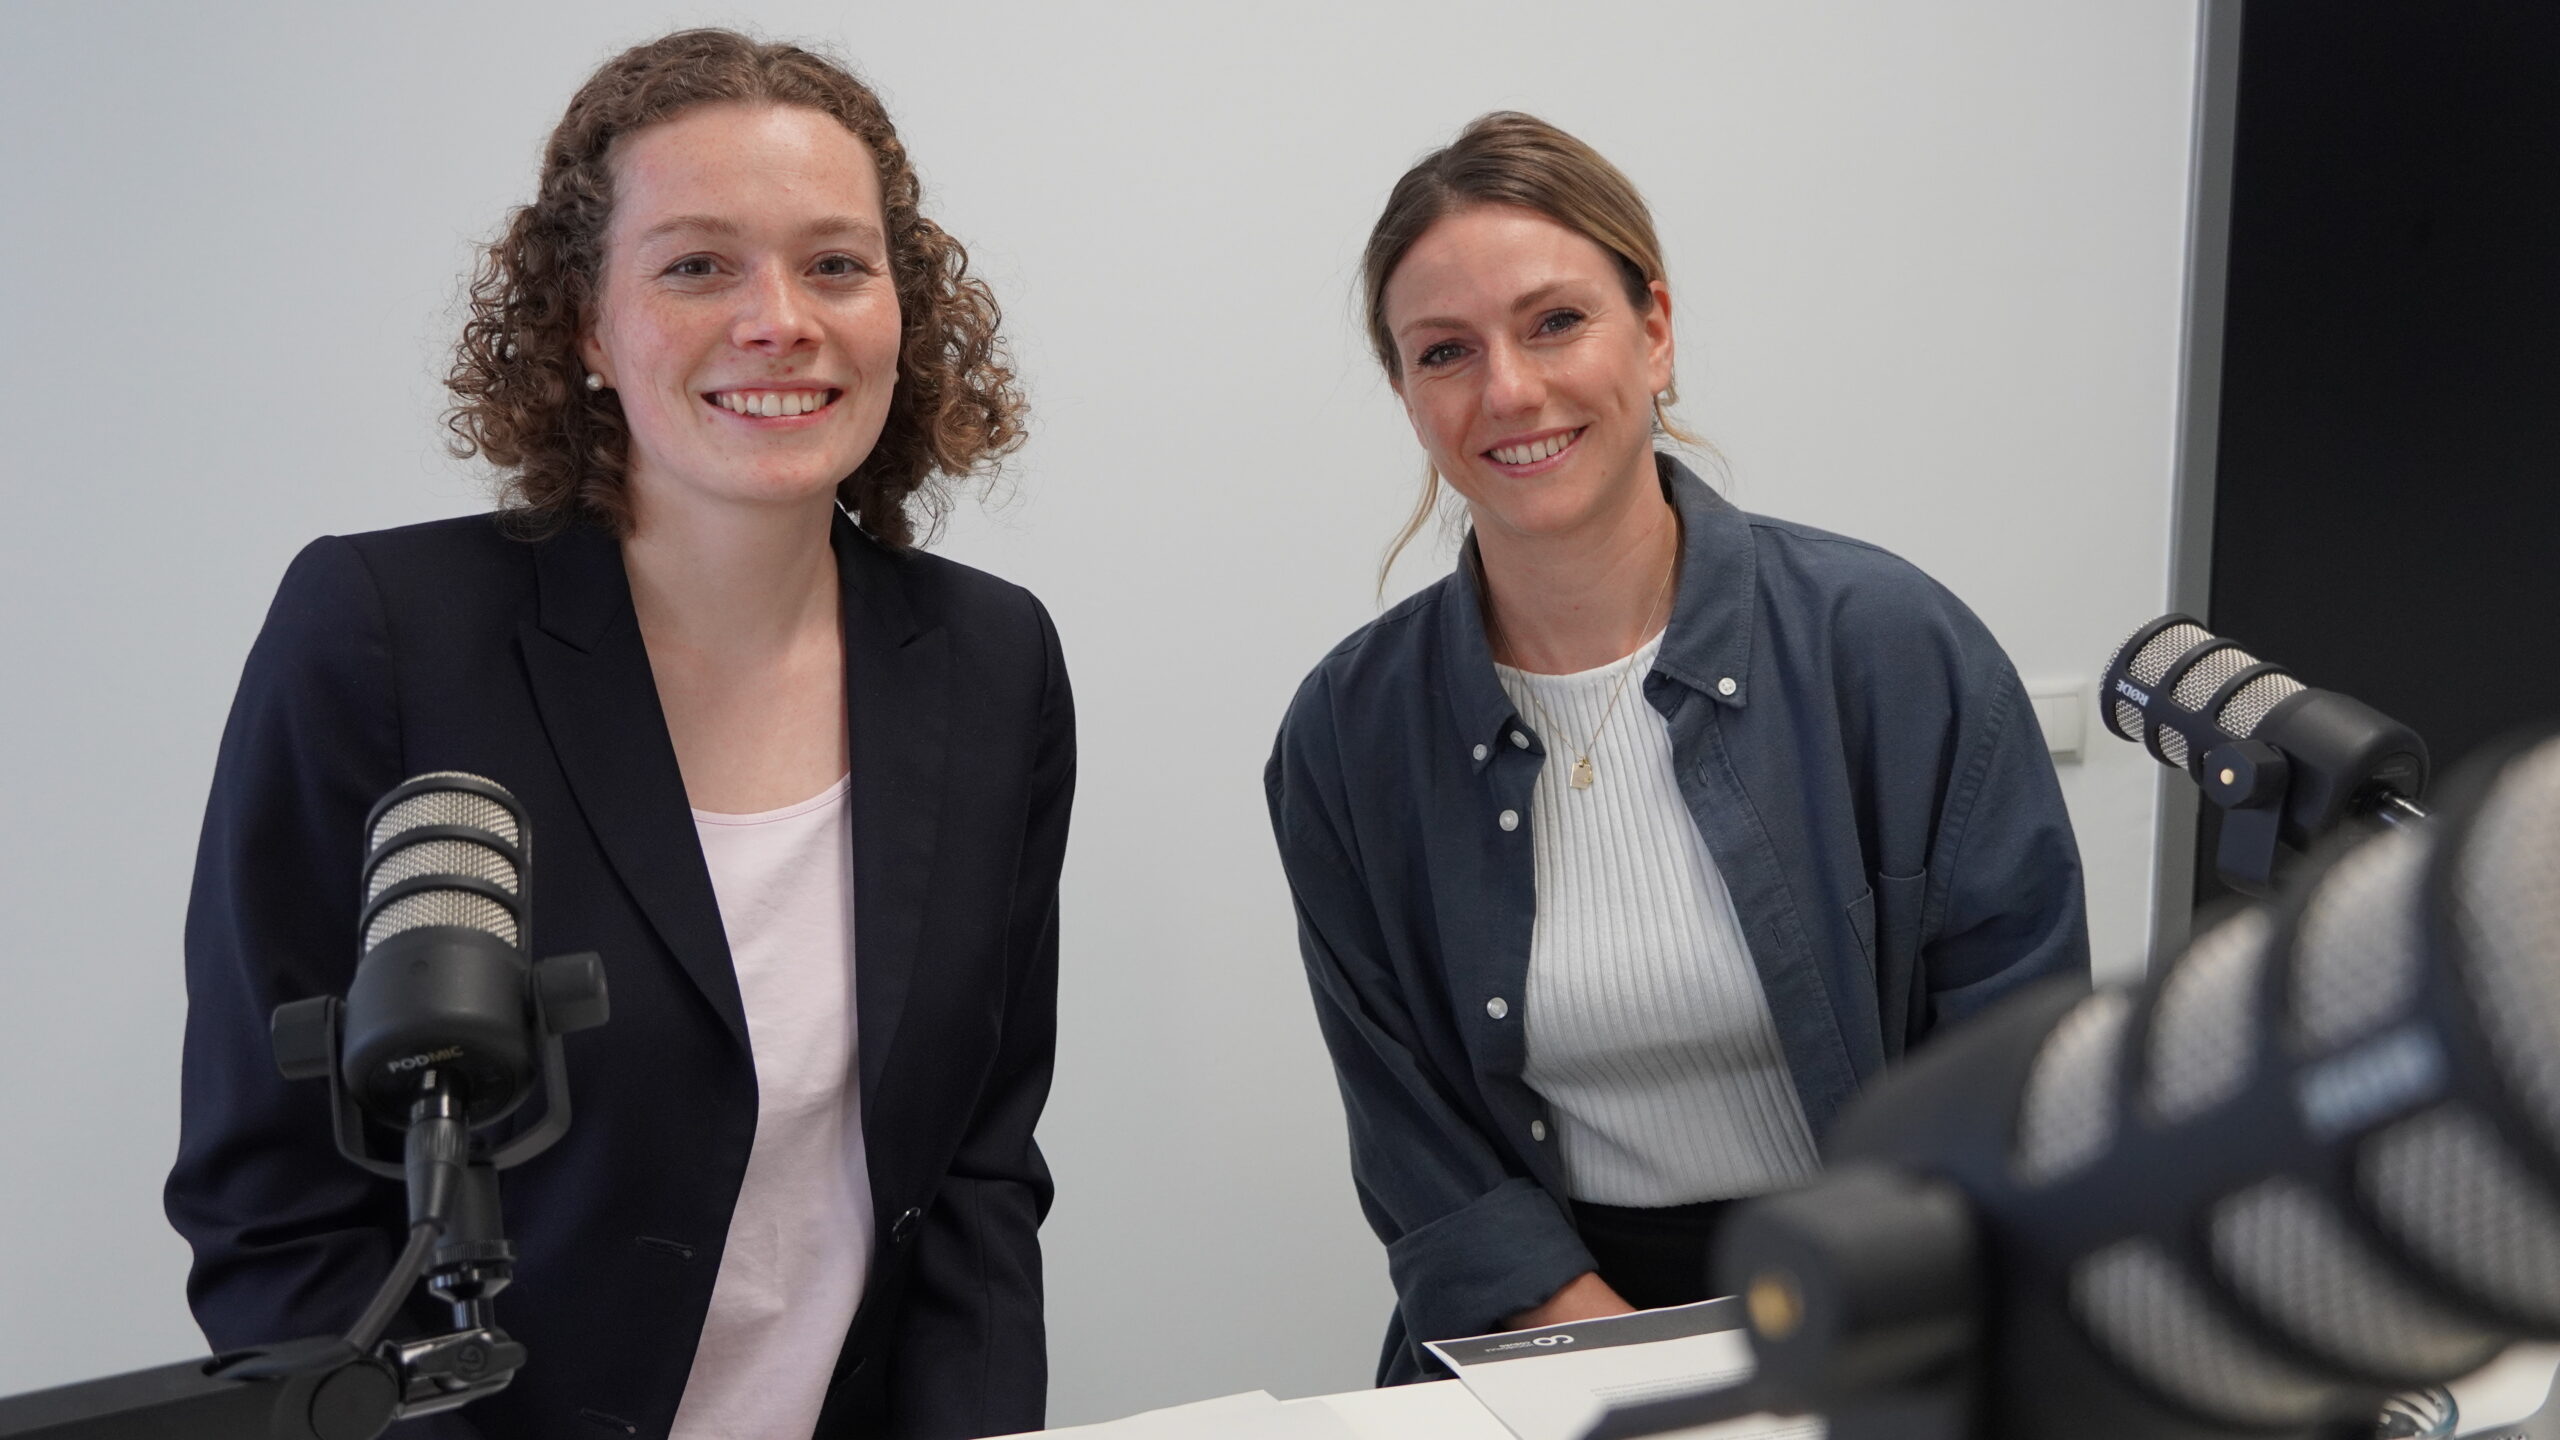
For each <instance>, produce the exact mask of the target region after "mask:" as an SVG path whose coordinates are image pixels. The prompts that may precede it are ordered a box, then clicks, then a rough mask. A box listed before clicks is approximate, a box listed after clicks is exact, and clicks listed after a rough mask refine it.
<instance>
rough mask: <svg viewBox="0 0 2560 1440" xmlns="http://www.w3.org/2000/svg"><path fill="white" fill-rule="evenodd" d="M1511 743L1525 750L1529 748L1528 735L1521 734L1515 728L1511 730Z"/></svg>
mask: <svg viewBox="0 0 2560 1440" xmlns="http://www.w3.org/2000/svg"><path fill="white" fill-rule="evenodd" d="M1511 743H1512V744H1514V745H1517V746H1519V747H1520V748H1521V749H1523V750H1526V749H1528V748H1529V737H1528V736H1526V735H1523V734H1521V733H1520V732H1519V731H1517V730H1514V731H1512V732H1511Z"/></svg>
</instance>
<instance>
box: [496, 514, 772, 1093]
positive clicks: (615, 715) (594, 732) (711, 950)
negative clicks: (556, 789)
mask: <svg viewBox="0 0 2560 1440" xmlns="http://www.w3.org/2000/svg"><path fill="white" fill-rule="evenodd" d="M537 555H538V558H537V560H536V562H535V568H536V573H537V576H538V578H539V583H540V586H541V610H540V619H539V620H538V621H535V620H528V621H525V622H524V623H523V624H522V626H521V627H520V629H519V638H520V641H521V643H522V645H523V649H524V660H525V669H526V671H527V673H528V674H529V675H530V676H531V677H532V682H533V696H534V703H535V705H536V706H537V707H538V708H539V709H540V711H541V713H542V726H543V729H544V730H545V731H546V732H547V733H548V734H549V736H550V739H551V748H552V752H553V753H554V754H556V755H557V756H558V757H559V759H560V769H561V771H562V772H563V773H564V774H565V775H566V776H567V777H568V781H569V790H570V793H571V794H572V795H574V796H575V797H576V798H577V802H578V808H579V810H580V811H581V812H583V813H584V815H585V816H586V820H587V825H588V828H589V829H591V830H592V831H593V832H594V833H595V837H596V840H597V843H598V844H599V845H600V846H602V848H603V850H604V854H605V860H606V863H608V864H609V865H611V866H612V867H613V871H614V874H615V875H616V876H618V877H619V878H620V879H621V881H622V885H623V888H624V889H625V890H627V891H629V892H630V894H631V898H632V899H633V900H634V901H635V902H636V903H637V904H638V905H639V907H640V911H641V913H642V914H643V915H645V916H647V917H648V920H649V924H650V927H651V928H652V929H654V930H656V931H657V932H658V938H659V940H660V941H662V942H663V943H664V944H665V945H666V947H667V949H668V950H669V951H670V952H671V953H673V954H674V956H675V957H676V963H677V964H678V965H680V966H682V967H683V968H684V971H685V973H686V974H687V975H689V976H691V977H692V979H693V983H694V984H695V985H696V986H697V987H699V988H700V989H701V991H702V994H703V998H704V999H706V1000H708V1001H709V1002H710V1003H711V1008H712V1010H713V1011H714V1012H715V1013H717V1014H718V1015H719V1017H720V1019H721V1022H722V1023H723V1024H725V1025H726V1026H727V1027H728V1029H729V1033H730V1034H731V1035H732V1036H734V1037H736V1039H737V1041H738V1044H739V1045H740V1046H741V1047H742V1048H743V1047H744V1046H745V1045H746V1043H747V1018H746V1007H745V1005H744V1003H743V1002H741V1001H740V999H739V998H738V977H737V972H736V971H735V970H734V969H733V968H732V966H731V964H730V960H729V941H728V936H727V933H726V932H725V931H724V930H723V929H722V928H721V924H720V904H719V901H718V899H717V898H716V897H715V896H714V895H713V894H712V890H711V872H710V871H709V870H708V869H707V868H706V867H705V866H704V865H703V861H702V845H701V842H700V841H699V840H698V839H697V838H696V837H695V835H694V830H693V813H692V811H691V809H690V808H688V807H687V805H686V804H685V793H684V773H683V772H682V771H681V770H679V769H678V768H677V766H676V751H675V745H674V742H672V741H670V740H669V739H668V738H667V721H666V714H665V712H664V711H662V710H661V709H659V707H658V686H657V681H656V680H655V679H653V678H652V677H651V675H650V673H649V654H648V651H647V649H646V648H645V647H644V646H643V645H642V644H641V641H640V625H639V622H638V620H637V619H635V618H634V616H633V615H632V610H631V586H630V582H629V580H628V579H627V578H625V576H624V575H623V571H622V551H621V547H619V546H618V545H616V544H615V543H614V541H613V539H612V537H611V536H609V535H606V534H604V533H603V532H602V531H599V530H595V529H593V528H591V527H587V526H579V527H577V528H575V529H572V530H570V531H569V532H567V533H565V534H562V535H560V536H559V537H557V538H555V539H553V540H551V541H550V542H548V543H546V544H544V545H543V546H542V547H541V548H540V550H539V551H538V552H537ZM616 958H617V957H614V956H611V955H608V956H606V957H605V963H606V965H607V967H608V968H610V967H611V965H612V964H613V962H614V960H615V959H616Z"/></svg>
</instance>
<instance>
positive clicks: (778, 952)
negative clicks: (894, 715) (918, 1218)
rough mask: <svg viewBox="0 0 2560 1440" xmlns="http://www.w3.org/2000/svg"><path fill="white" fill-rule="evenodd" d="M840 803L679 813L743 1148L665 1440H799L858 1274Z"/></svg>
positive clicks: (866, 1226)
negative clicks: (696, 1336) (741, 1093)
mask: <svg viewBox="0 0 2560 1440" xmlns="http://www.w3.org/2000/svg"><path fill="white" fill-rule="evenodd" d="M850 789H851V777H850V776H848V777H846V779H844V780H839V781H837V782H836V783H835V784H834V785H833V786H832V787H830V788H829V789H828V790H827V791H826V792H825V793H824V794H821V795H816V796H813V797H811V798H809V799H807V800H803V801H801V802H800V803H799V804H797V805H787V806H784V807H783V808H782V809H779V810H768V811H765V812H764V813H762V814H760V815H715V814H712V813H710V812H708V811H702V810H696V811H694V812H693V823H694V831H695V833H696V834H697V835H699V836H700V837H701V840H702V858H703V860H704V861H705V862H706V863H707V864H708V865H709V867H710V870H711V889H712V893H713V895H714V897H715V898H717V899H718V901H719V904H720V923H721V927H722V928H723V929H724V930H726V931H727V932H728V937H729V958H730V961H731V963H732V964H733V965H734V966H735V968H736V970H737V975H738V995H739V998H740V999H741V1000H743V1001H744V1002H745V1004H746V1012H747V1040H748V1046H749V1048H750V1049H751V1050H752V1051H753V1052H754V1056H755V1067H756V1137H755V1144H754V1146H753V1148H752V1149H750V1150H749V1151H748V1154H747V1174H746V1179H745V1181H744V1183H742V1184H741V1185H740V1186H739V1188H738V1204H737V1209H736V1210H735V1211H734V1212H733V1213H732V1214H731V1216H730V1218H729V1240H728V1244H727V1245H726V1246H725V1247H724V1248H723V1249H722V1250H721V1252H720V1274H719V1276H718V1278H717V1279H716V1280H714V1281H713V1283H712V1287H711V1313H710V1314H709V1315H708V1316H707V1317H706V1318H705V1319H704V1320H703V1322H702V1339H701V1343H700V1344H699V1345H698V1346H696V1348H695V1350H694V1353H693V1371H692V1374H691V1375H690V1376H689V1377H688V1378H687V1379H686V1381H685V1386H684V1399H683V1400H682V1401H681V1402H679V1403H678V1404H677V1406H676V1420H675V1428H674V1431H673V1432H672V1433H673V1440H807V1436H808V1434H809V1432H810V1431H811V1430H812V1429H814V1428H815V1427H816V1425H817V1423H818V1410H819V1407H820V1406H821V1405H822V1404H823V1403H824V1401H825V1399H826V1393H827V1381H828V1379H829V1377H830V1376H832V1375H833V1374H834V1372H835V1364H836V1356H837V1353H838V1352H839V1351H840V1350H842V1349H843V1347H844V1336H845V1329H846V1327H847V1326H848V1325H849V1324H850V1323H851V1322H852V1320H853V1310H854V1306H855V1305H856V1304H857V1303H859V1302H860V1301H861V1299H862V1287H863V1282H864V1280H865V1279H866V1278H867V1276H868V1274H869V1271H870V1264H871V1239H872V1230H873V1225H874V1221H873V1217H872V1214H871V1182H870V1176H869V1172H868V1170H867V1169H866V1166H865V1161H864V1156H863V1148H862V1097H861V1094H860V1087H861V1070H860V1068H859V1066H858V1064H857V1060H858V1056H857V1054H856V1052H855V1045H854V1037H855V1033H856V1032H855V1028H854V985H853V830H852V826H851V825H850V824H849V823H848V819H847V815H846V801H847V796H848V794H849V792H850Z"/></svg>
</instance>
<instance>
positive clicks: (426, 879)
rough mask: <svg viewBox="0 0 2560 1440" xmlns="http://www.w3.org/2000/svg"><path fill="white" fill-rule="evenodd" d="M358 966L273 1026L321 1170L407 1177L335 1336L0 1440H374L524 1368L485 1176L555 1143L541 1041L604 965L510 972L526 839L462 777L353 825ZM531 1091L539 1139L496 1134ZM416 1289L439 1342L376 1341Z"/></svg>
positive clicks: (514, 811) (517, 812)
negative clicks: (503, 1323) (423, 1287)
mask: <svg viewBox="0 0 2560 1440" xmlns="http://www.w3.org/2000/svg"><path fill="white" fill-rule="evenodd" d="M364 838H365V860H364V869H363V877H364V880H363V883H364V905H363V909H362V911H361V913H360V916H359V921H358V926H357V928H358V931H359V934H360V936H361V941H362V950H361V958H359V959H358V961H357V962H356V973H355V978H354V981H353V982H352V983H351V984H350V985H349V987H348V991H347V996H346V998H345V999H344V1000H340V999H339V998H338V997H336V996H334V995H319V996H313V997H312V998H310V999H307V1000H297V1001H294V1002H293V1003H291V1004H288V1005H283V1006H279V1007H278V1008H277V1010H276V1012H275V1015H274V1017H273V1019H272V1020H271V1021H270V1026H269V1029H270V1034H271V1036H272V1038H273V1040H274V1044H275V1054H276V1068H277V1070H279V1071H280V1072H282V1074H283V1075H284V1076H285V1078H287V1079H289V1080H290V1079H318V1078H322V1077H326V1078H327V1080H328V1082H329V1100H330V1115H331V1120H332V1123H333V1125H334V1127H335V1131H336V1140H337V1145H338V1150H339V1152H340V1153H341V1154H343V1155H345V1156H346V1157H347V1158H348V1159H349V1160H352V1161H354V1162H355V1163H356V1164H358V1165H360V1166H362V1167H364V1168H365V1169H367V1170H370V1171H372V1172H373V1173H375V1174H378V1175H382V1176H386V1177H389V1178H392V1179H404V1178H405V1179H406V1181H407V1182H408V1191H409V1218H410V1227H409V1239H408V1244H407V1246H406V1247H405V1248H404V1249H403V1250H402V1251H401V1253H400V1256H399V1258H398V1259H397V1260H396V1261H395V1262H394V1263H393V1265H392V1268H391V1274H390V1275H389V1276H388V1277H387V1278H385V1279H384V1281H383V1282H382V1285H381V1286H380V1288H379V1289H377V1290H376V1291H375V1293H374V1297H373V1300H372V1303H370V1304H369V1305H367V1306H366V1307H365V1310H364V1313H363V1314H362V1315H361V1316H360V1317H358V1318H357V1320H356V1322H355V1324H354V1325H353V1326H352V1327H350V1329H349V1330H348V1331H347V1333H346V1334H345V1335H343V1336H339V1335H320V1336H312V1337H308V1338H305V1339H302V1340H295V1341H287V1342H283V1343H280V1344H271V1345H262V1346H257V1347H253V1348H250V1349H247V1350H241V1351H236V1352H232V1353H229V1354H224V1355H217V1356H213V1357H210V1358H208V1359H203V1360H189V1361H181V1362H179V1363H177V1364H174V1365H162V1366H157V1367H154V1368H152V1369H148V1370H137V1371H134V1372H131V1373H129V1374H125V1375H113V1376H107V1377H105V1378H103V1379H98V1380H90V1381H82V1382H79V1383H75V1384H71V1385H63V1386H56V1387H54V1388H52V1389H50V1390H41V1391H36V1392H33V1393H30V1394H26V1395H18V1396H6V1397H0V1440H17V1437H22V1436H23V1437H26V1440H165V1437H168V1436H176V1435H184V1436H188V1437H190V1440H252V1437H254V1440H372V1437H374V1436H377V1435H379V1434H381V1433H382V1431H383V1429H384V1428H385V1427H386V1426H388V1425H389V1424H391V1422H392V1421H393V1420H395V1419H405V1418H409V1417H414V1416H419V1415H428V1414H433V1413H436V1412H438V1411H443V1410H450V1409H453V1408H454V1407H456V1406H459V1405H463V1404H466V1403H468V1402H470V1401H472V1400H475V1399H478V1398H480V1397H481V1396H484V1395H488V1394H490V1393H492V1392H494V1391H497V1390H500V1389H503V1388H505V1387H506V1385H507V1383H508V1382H509V1381H510V1380H511V1379H513V1378H514V1376H515V1372H516V1370H517V1369H518V1368H519V1367H521V1366H522V1365H523V1363H524V1361H525V1349H524V1347H523V1346H522V1345H519V1344H517V1343H516V1342H515V1341H514V1340H513V1339H511V1338H509V1337H508V1335H507V1333H506V1332H505V1331H503V1330H501V1329H499V1328H498V1327H497V1324H496V1322H495V1320H494V1318H493V1317H492V1315H491V1309H490V1301H491V1298H492V1297H493V1296H495V1295H496V1294H497V1293H498V1292H499V1291H500V1290H502V1289H504V1288H506V1285H507V1283H508V1281H509V1279H510V1278H511V1277H512V1275H513V1270H514V1260H515V1251H514V1248H513V1247H512V1246H510V1245H509V1244H508V1243H507V1240H506V1236H505V1234H504V1232H503V1231H502V1229H501V1228H500V1223H499V1209H498V1178H497V1172H498V1171H500V1170H501V1169H506V1168H509V1167H512V1166H514V1165H518V1164H521V1163H523V1162H524V1161H526V1160H529V1159H531V1158H533V1157H534V1156H535V1155H537V1154H540V1153H541V1152H542V1151H543V1150H545V1149H548V1148H549V1147H550V1146H551V1145H552V1144H553V1143H554V1142H556V1141H557V1140H558V1139H559V1138H560V1136H561V1135H562V1134H564V1133H566V1132H567V1130H568V1127H569V1083H568V1069H567V1066H566V1063H565V1062H564V1060H563V1059H562V1055H561V1046H560V1037H561V1036H562V1035H565V1034H568V1033H570V1032H572V1031H576V1030H583V1029H586V1028H588V1027H589V1026H594V1025H601V1024H603V1023H604V1022H605V1020H606V1018H607V1013H608V1006H607V1001H606V995H605V985H604V967H603V962H602V961H601V960H600V959H599V958H598V957H596V956H595V955H592V954H580V955H562V956H554V957H552V958H549V959H546V960H543V961H540V962H538V963H536V962H532V961H530V960H528V959H527V955H528V953H529V952H528V951H527V949H526V944H527V939H528V936H529V934H530V929H529V924H530V917H531V913H532V912H531V908H530V899H531V867H530V865H529V863H528V861H529V859H530V856H531V853H532V848H531V847H532V836H531V829H530V827H529V825H528V824H527V823H526V820H525V815H524V809H523V807H522V806H521V805H519V804H518V803H517V802H516V798H515V797H514V796H513V795H511V794H509V793H508V792H507V791H506V789H505V788H504V787H502V786H500V785H498V784H496V783H495V782H493V781H489V780H485V779H482V778H481V777H479V776H476V775H465V774H460V773H457V772H450V771H447V772H439V773H436V774H430V775H420V776H417V777H415V778H413V779H410V780H408V781H406V782H404V783H402V784H401V785H399V786H397V787H395V788H394V789H393V790H392V791H391V792H390V793H389V794H387V795H385V796H383V797H382V799H381V801H380V802H379V803H377V804H376V805H375V806H374V808H373V812H372V813H371V814H370V815H368V816H367V817H366V819H365V827H364ZM537 1083H538V1084H539V1085H540V1087H541V1089H542V1092H543V1096H544V1105H543V1109H542V1113H541V1116H540V1119H539V1120H538V1121H536V1122H535V1123H534V1124H532V1125H529V1126H524V1127H522V1128H521V1129H519V1130H517V1131H516V1132H515V1133H513V1134H512V1135H506V1136H500V1135H499V1134H498V1127H499V1126H500V1125H501V1124H502V1123H503V1122H504V1121H506V1120H507V1119H508V1118H509V1117H510V1116H512V1115H514V1114H515V1113H516V1112H517V1111H518V1110H519V1109H520V1108H521V1107H522V1106H523V1104H524V1102H525V1100H526V1099H527V1097H529V1096H530V1095H532V1094H533V1092H534V1089H535V1087H536V1085H537ZM368 1118H370V1119H371V1120H373V1121H375V1122H377V1123H379V1124H380V1125H383V1126H386V1127H389V1128H391V1129H393V1130H397V1131H400V1132H403V1155H402V1158H401V1159H400V1160H399V1161H397V1162H394V1161H390V1160H387V1159H383V1158H381V1157H377V1156H375V1155H374V1154H372V1153H371V1152H370V1150H369V1149H368V1148H367V1137H366V1134H365V1123H366V1121H367V1119H368ZM421 1274H424V1275H425V1276H426V1277H427V1284H428V1288H429V1290H430V1291H432V1292H433V1293H434V1294H435V1295H436V1296H437V1297H438V1298H439V1299H442V1300H443V1301H445V1302H446V1303H447V1304H448V1305H450V1306H451V1307H452V1312H453V1324H452V1328H451V1330H450V1331H448V1332H447V1333H444V1334H439V1335H430V1336H424V1337H420V1338H417V1339H405V1340H384V1339H382V1336H383V1334H384V1332H385V1331H386V1330H388V1329H389V1327H390V1324H391V1321H392V1319H393V1317H394V1316H395V1315H396V1314H397V1313H398V1311H399V1309H400V1305H401V1302H402V1301H403V1300H405V1299H406V1298H407V1296H408V1293H409V1290H410V1288H411V1287H412V1286H414V1285H415V1284H416V1283H417V1281H418V1278H419V1276H420V1275H421Z"/></svg>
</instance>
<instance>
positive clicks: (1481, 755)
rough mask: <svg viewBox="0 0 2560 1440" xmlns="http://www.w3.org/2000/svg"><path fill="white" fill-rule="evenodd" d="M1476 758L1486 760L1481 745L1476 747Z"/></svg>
mask: <svg viewBox="0 0 2560 1440" xmlns="http://www.w3.org/2000/svg"><path fill="white" fill-rule="evenodd" d="M1476 758H1477V759H1479V760H1481V759H1483V758H1484V747H1483V746H1481V745H1479V746H1477V747H1476Z"/></svg>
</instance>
